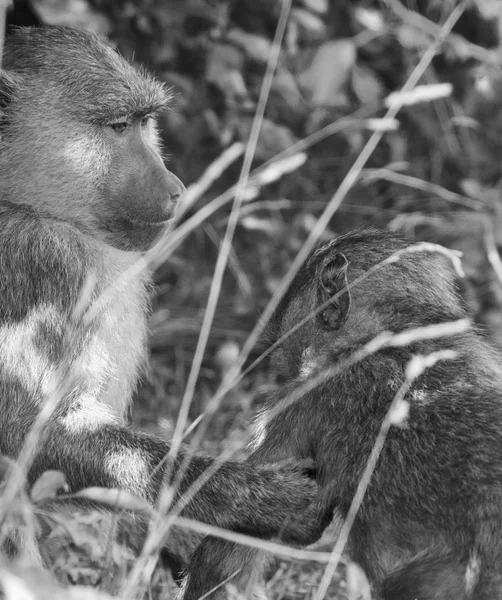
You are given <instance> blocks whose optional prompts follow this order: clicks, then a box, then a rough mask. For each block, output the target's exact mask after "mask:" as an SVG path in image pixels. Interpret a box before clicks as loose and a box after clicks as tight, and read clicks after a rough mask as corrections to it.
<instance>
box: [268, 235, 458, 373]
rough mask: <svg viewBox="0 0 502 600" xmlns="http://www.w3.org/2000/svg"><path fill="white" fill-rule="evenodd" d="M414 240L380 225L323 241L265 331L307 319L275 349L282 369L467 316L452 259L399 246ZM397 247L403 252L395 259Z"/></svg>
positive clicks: (275, 332)
mask: <svg viewBox="0 0 502 600" xmlns="http://www.w3.org/2000/svg"><path fill="white" fill-rule="evenodd" d="M410 245H412V244H410V243H409V242H407V241H405V240H404V239H402V238H401V237H399V236H398V235H395V234H393V233H390V232H386V231H380V230H377V229H365V230H358V231H354V232H351V233H348V234H346V235H342V236H339V237H337V238H334V239H333V240H332V241H329V242H327V243H325V244H322V245H320V246H319V247H318V248H317V249H316V250H315V251H314V252H313V253H312V254H311V255H310V257H309V258H308V259H307V261H306V262H305V264H304V266H303V267H302V269H300V271H299V273H298V275H297V276H296V278H295V279H294V281H293V283H292V284H291V286H290V288H289V290H288V291H287V293H286V294H285V296H284V298H283V300H282V301H281V303H280V305H279V306H278V308H277V310H276V312H275V315H274V316H273V318H272V319H271V321H270V323H269V325H268V327H267V330H266V333H265V337H266V339H267V341H269V342H272V343H273V342H275V341H276V340H278V339H279V338H280V337H281V336H283V335H285V334H287V333H288V332H289V331H291V330H292V329H293V328H294V327H295V326H296V325H297V324H298V323H300V322H301V321H303V320H304V319H307V321H306V323H305V325H303V326H302V327H300V328H299V329H297V330H296V331H295V332H294V333H293V334H292V335H289V336H288V337H287V338H286V339H285V341H284V342H283V343H282V344H281V345H280V346H279V349H278V351H277V352H276V355H277V358H278V362H279V365H280V366H281V367H282V368H283V370H286V372H287V373H289V374H290V375H299V374H300V375H301V371H302V369H303V370H305V368H306V365H307V367H308V363H309V360H310V359H312V361H313V362H314V363H315V362H316V361H317V360H318V356H319V355H320V354H322V355H323V356H326V355H327V354H329V353H331V354H339V353H341V352H344V351H350V352H352V351H353V350H354V349H356V348H357V347H358V346H360V345H362V344H364V343H367V342H369V341H370V340H371V339H373V338H374V337H375V336H376V335H378V334H379V333H382V332H383V331H391V332H399V331H403V330H405V329H412V328H414V327H421V326H425V325H430V324H433V323H441V322H445V321H450V320H455V319H459V318H462V317H464V316H465V309H464V307H463V303H462V300H461V298H460V296H459V295H458V293H457V291H456V289H455V274H454V271H453V269H452V267H451V264H450V262H449V260H448V259H447V258H446V257H445V256H444V255H442V254H439V253H437V252H430V251H424V250H421V251H417V252H409V253H408V252H404V253H403V252H400V251H402V250H404V249H405V248H407V247H408V246H410ZM395 253H399V254H398V255H397V256H396V260H391V261H388V259H389V258H390V257H391V256H393V255H395ZM377 265H381V266H380V267H377ZM309 357H310V358H309ZM307 370H308V369H307Z"/></svg>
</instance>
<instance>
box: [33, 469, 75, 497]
mask: <svg viewBox="0 0 502 600" xmlns="http://www.w3.org/2000/svg"><path fill="white" fill-rule="evenodd" d="M60 490H64V491H68V484H67V483H66V478H65V476H64V474H63V473H61V471H45V472H44V473H42V475H40V477H39V478H38V479H37V480H36V481H35V483H34V484H33V485H32V487H31V490H30V496H31V499H32V500H33V502H35V503H37V502H42V500H49V499H50V498H55V497H56V496H57V494H58V492H59V491H60Z"/></svg>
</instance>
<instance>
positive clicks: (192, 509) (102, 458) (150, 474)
mask: <svg viewBox="0 0 502 600" xmlns="http://www.w3.org/2000/svg"><path fill="white" fill-rule="evenodd" d="M168 452H169V444H168V443H166V442H164V441H162V440H160V439H157V438H155V437H153V436H150V435H146V434H143V433H138V432H135V431H133V430H131V429H128V428H124V427H120V426H110V425H107V426H104V427H100V428H97V429H96V430H94V431H90V432H82V433H80V434H78V435H75V434H72V433H69V432H68V431H67V430H65V428H63V427H62V426H61V425H59V424H57V423H54V424H52V425H51V426H50V427H49V428H48V430H47V433H46V436H45V442H44V444H43V448H42V450H41V452H40V453H39V454H38V455H37V458H36V460H35V464H34V465H33V468H32V472H31V475H32V477H36V475H38V474H39V473H40V472H41V471H42V470H46V469H56V470H60V471H62V472H63V473H65V475H66V478H67V481H68V484H69V486H70V488H71V489H72V490H78V489H81V488H85V487H89V486H103V487H108V488H119V489H127V490H128V491H131V492H134V493H135V494H138V495H140V496H142V497H144V498H147V499H149V500H150V501H155V498H156V496H157V494H158V493H159V490H160V489H161V486H162V484H163V483H164V482H165V479H166V471H170V472H171V476H170V480H171V482H173V483H177V485H176V487H175V488H174V489H175V502H178V501H181V503H182V505H183V502H184V494H185V493H186V492H187V491H188V490H189V488H190V486H192V485H193V484H194V483H195V484H197V482H198V480H199V478H200V477H204V473H205V471H206V470H207V469H208V468H209V469H211V468H212V467H216V470H215V472H214V474H212V475H211V476H210V477H209V478H208V480H207V482H206V483H204V485H202V487H201V488H200V490H199V491H198V492H197V493H196V494H195V495H194V496H193V497H192V499H191V500H189V501H188V503H187V504H186V506H185V507H184V508H183V510H182V512H181V514H182V515H183V516H185V517H188V518H191V519H195V520H200V521H204V522H206V523H210V524H213V525H217V526H219V527H223V528H226V529H233V530H236V531H240V532H244V533H248V534H250V535H255V536H260V537H276V536H279V535H280V536H281V537H282V539H284V540H290V541H292V542H295V543H308V542H309V541H310V540H312V539H314V538H316V537H317V536H318V535H319V533H320V532H317V531H316V529H317V523H318V521H319V518H318V512H317V509H316V507H315V504H314V502H313V499H314V498H315V495H316V484H315V483H314V482H313V481H312V480H310V479H308V478H307V477H306V476H305V475H304V474H302V472H301V470H300V468H298V467H296V468H283V469H280V468H274V467H262V468H257V467H252V466H250V465H248V464H246V463H241V462H235V461H232V462H225V463H222V464H219V465H216V466H215V464H214V463H215V459H213V458H211V457H209V456H207V455H205V454H203V453H197V454H189V453H188V451H187V450H186V449H185V448H182V449H181V451H180V452H179V455H178V457H177V458H176V459H174V460H166V457H167V454H168ZM159 465H161V466H160V467H159ZM180 469H181V471H180ZM180 474H181V475H180Z"/></svg>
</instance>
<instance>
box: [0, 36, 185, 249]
mask: <svg viewBox="0 0 502 600" xmlns="http://www.w3.org/2000/svg"><path fill="white" fill-rule="evenodd" d="M3 67H4V70H3V71H0V119H1V120H0V134H1V143H0V173H1V175H0V194H1V195H2V200H3V201H10V202H14V203H23V204H27V205H30V206H31V207H33V208H34V209H35V210H38V211H40V212H44V213H48V214H49V215H51V216H53V217H56V218H59V219H63V220H65V221H69V222H71V223H73V224H74V225H75V226H76V227H78V228H79V229H80V230H81V231H83V232H84V233H86V234H89V235H92V236H96V237H98V238H99V239H101V240H103V241H105V242H106V243H108V244H111V245H113V246H115V247H118V248H121V249H124V250H145V249H147V248H148V247H150V246H151V245H152V243H153V242H154V241H155V240H156V239H157V237H158V236H159V235H160V234H161V233H162V232H163V231H164V229H165V227H166V223H168V222H169V220H170V219H172V216H173V211H174V208H175V205H176V202H177V200H178V199H179V197H180V195H181V194H182V192H183V190H184V187H183V185H182V183H181V182H180V181H179V179H178V178H177V177H176V176H175V175H173V174H172V173H170V172H169V171H168V170H167V169H166V168H165V166H164V163H163V160H162V157H161V154H160V150H159V142H158V135H157V132H156V127H155V116H156V115H157V114H158V112H159V111H162V110H164V109H165V108H166V107H167V105H168V103H169V100H170V97H171V95H170V92H169V91H168V90H167V89H166V88H165V87H164V86H163V85H162V84H160V83H159V82H158V81H156V80H155V79H153V78H152V77H151V76H149V75H147V74H145V73H140V72H139V71H137V70H135V69H134V68H133V67H132V66H131V65H130V64H129V63H127V61H125V60H124V59H123V58H122V57H121V56H120V55H119V54H118V53H117V52H116V50H115V49H114V48H113V47H111V46H110V45H109V44H107V43H105V42H103V41H102V40H101V39H99V38H98V37H97V36H95V35H93V34H91V33H88V32H86V31H82V30H78V29H72V28H68V27H40V28H19V29H15V30H14V31H13V32H12V33H11V34H10V35H9V36H7V41H6V48H5V56H4V64H3Z"/></svg>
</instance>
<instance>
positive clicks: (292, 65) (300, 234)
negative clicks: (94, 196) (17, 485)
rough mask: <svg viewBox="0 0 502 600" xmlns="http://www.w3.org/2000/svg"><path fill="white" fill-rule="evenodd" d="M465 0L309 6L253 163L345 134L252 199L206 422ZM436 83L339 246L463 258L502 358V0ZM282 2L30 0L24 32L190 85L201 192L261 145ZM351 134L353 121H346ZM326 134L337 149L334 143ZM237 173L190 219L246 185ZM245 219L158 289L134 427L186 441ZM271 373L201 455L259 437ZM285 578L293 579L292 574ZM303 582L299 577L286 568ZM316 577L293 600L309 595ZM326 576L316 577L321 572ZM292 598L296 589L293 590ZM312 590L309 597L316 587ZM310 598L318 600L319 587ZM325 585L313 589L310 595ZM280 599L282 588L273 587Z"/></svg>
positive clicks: (186, 155)
mask: <svg viewBox="0 0 502 600" xmlns="http://www.w3.org/2000/svg"><path fill="white" fill-rule="evenodd" d="M458 4H459V2H458V1H457V0H360V1H357V0H294V1H293V7H292V10H291V13H290V17H289V22H288V26H287V31H286V36H285V40H284V43H283V47H282V50H281V53H280V58H279V64H278V68H277V70H276V73H275V76H274V79H273V83H272V89H271V93H270V97H269V99H268V102H267V107H266V112H265V119H264V121H263V124H262V128H261V134H260V137H259V140H258V146H257V150H256V155H255V159H254V163H253V167H256V166H258V165H260V164H262V163H264V162H265V161H267V160H269V159H271V158H273V157H274V156H275V155H277V154H278V153H280V152H282V151H283V150H285V149H287V148H289V147H291V146H292V145H293V144H294V143H296V142H298V141H299V140H302V139H305V138H307V137H308V136H312V134H315V133H316V132H320V131H321V130H323V128H325V127H326V126H329V125H330V124H333V123H339V124H340V126H339V127H338V132H337V133H332V134H330V135H324V136H323V137H322V139H320V141H318V142H316V143H312V144H310V145H309V146H308V147H307V149H306V150H305V151H306V152H307V155H308V158H307V160H306V161H305V163H304V164H303V165H302V166H300V167H299V168H297V169H296V170H295V171H294V172H292V173H289V174H287V175H285V176H284V177H282V178H281V179H280V180H278V181H276V182H274V183H272V184H270V185H268V186H263V187H261V188H260V193H259V195H257V196H256V197H255V198H254V199H252V200H250V201H247V202H245V204H244V206H243V209H242V212H241V216H240V219H239V224H238V228H237V232H236V235H235V239H234V242H233V251H232V254H231V256H230V261H229V265H228V268H227V271H226V274H225V278H224V282H223V289H222V293H221V295H220V300H219V304H218V308H217V313H216V318H215V321H214V324H213V327H212V330H211V335H210V339H209V344H208V347H207V350H206V354H205V357H204V361H203V368H202V372H201V375H200V377H199V380H198V384H197V390H196V395H195V401H194V402H193V404H192V408H191V412H190V420H193V419H195V418H196V417H197V416H198V415H199V414H200V413H201V412H202V411H204V409H205V408H207V405H208V402H209V400H210V398H211V394H212V393H213V392H214V390H215V389H216V387H217V386H218V384H219V383H220V382H221V379H222V377H223V376H224V374H225V372H226V371H227V370H228V369H229V368H230V367H231V366H232V364H233V361H234V360H235V357H236V356H237V353H238V350H239V348H240V347H241V346H242V344H243V342H244V341H245V340H246V338H247V335H248V333H249V332H250V331H251V329H252V327H253V326H254V324H255V323H256V321H257V320H258V318H259V315H260V312H261V311H262V310H263V308H264V306H265V305H266V303H267V301H268V300H269V298H270V295H271V294H272V293H273V291H274V290H275V289H276V288H277V285H278V282H279V281H280V278H281V276H282V275H283V274H284V273H285V272H286V270H287V268H288V267H289V265H290V264H291V261H292V259H293V258H294V256H295V254H296V253H297V252H298V250H299V249H300V248H301V246H302V244H303V242H304V240H305V239H306V237H307V236H308V234H309V232H310V231H311V229H312V227H313V224H314V223H315V220H316V218H317V216H318V215H319V214H321V212H322V210H323V209H324V207H325V206H326V204H327V202H328V201H329V199H330V198H331V197H332V195H333V194H334V192H335V191H336V189H337V187H338V185H339V184H340V182H341V181H342V179H343V178H344V176H345V175H346V173H347V171H348V169H349V168H350V166H351V165H352V164H353V162H354V160H355V159H356V158H357V156H358V155H359V153H360V151H361V149H362V148H363V146H364V144H365V143H366V141H367V140H368V138H369V136H370V135H371V133H372V131H371V125H370V123H371V121H368V119H371V118H377V117H381V116H382V115H383V114H384V104H383V101H384V98H385V97H386V96H388V94H389V93H390V92H392V91H395V90H397V89H399V88H400V87H401V86H402V85H403V84H404V82H405V81H406V79H407V77H408V76H409V75H410V73H411V71H412V70H413V68H414V67H415V66H416V64H417V62H418V61H419V59H420V57H421V56H422V55H423V53H424V52H425V50H426V49H427V48H428V47H429V46H430V44H431V42H432V40H433V39H434V38H435V36H436V35H437V33H438V30H439V26H440V24H441V23H443V22H444V20H445V19H446V18H447V17H448V15H449V14H450V13H451V11H452V10H453V8H454V7H455V6H457V5H458ZM464 4H465V6H466V8H465V11H464V13H463V14H462V16H461V17H460V19H459V21H458V22H457V24H456V26H455V28H454V32H453V33H452V34H451V35H449V36H448V39H447V40H446V42H445V44H444V45H443V47H442V49H441V52H440V53H438V54H437V55H436V56H435V58H434V60H433V62H432V65H431V66H430V67H429V68H428V69H427V71H426V72H425V74H424V76H423V78H422V80H421V82H420V83H421V84H434V83H443V82H447V83H451V84H452V86H453V93H452V94H451V95H450V96H449V97H447V98H441V99H438V100H435V101H430V102H427V103H422V104H417V105H414V106H409V107H407V108H403V109H402V110H401V111H400V112H399V115H398V122H397V123H396V124H395V128H393V129H391V130H389V131H388V132H386V133H385V134H384V136H383V138H382V141H381V142H380V143H379V144H378V147H377V149H376V151H375V152H374V153H373V155H372V157H371V158H370V160H369V162H368V163H367V165H366V168H365V169H364V170H363V172H362V174H361V176H360V177H359V179H358V181H357V184H356V185H355V186H354V187H353V188H352V189H351V191H350V193H349V194H348V195H347V197H346V198H345V200H344V202H343V203H342V205H341V207H340V209H339V210H338V211H337V212H336V214H335V216H334V217H333V218H332V220H331V223H330V227H329V229H328V230H327V231H326V232H325V236H331V235H333V234H337V233H340V232H343V231H346V230H348V229H352V228H354V227H358V226H363V225H376V226H380V227H390V228H392V229H394V230H396V231H400V232H402V233H404V234H405V235H406V236H408V237H409V238H410V240H426V241H433V242H437V243H440V244H443V245H445V246H447V247H450V248H456V249H458V250H461V251H462V252H463V253H464V258H463V264H464V269H465V271H466V278H465V280H463V281H462V282H460V284H459V285H461V289H462V292H463V294H464V296H465V298H466V301H467V302H468V304H469V305H470V307H471V310H472V313H473V315H474V317H475V319H476V321H477V322H478V323H479V325H480V326H482V327H483V328H484V330H485V331H486V334H487V336H488V337H489V338H490V339H491V340H492V342H493V343H494V344H496V345H497V346H498V347H499V348H502V312H501V311H500V308H501V303H502V292H501V286H500V281H499V279H498V278H497V276H496V269H497V268H498V266H497V265H498V263H497V261H498V258H497V254H496V252H495V250H496V249H497V247H500V246H502V202H501V197H500V191H501V187H502V179H501V176H502V162H501V154H502V153H501V150H502V105H501V102H500V98H501V93H502V71H501V58H502V54H501V51H500V33H501V28H502V24H501V23H502V19H501V17H502V7H501V3H500V1H499V0H470V1H468V2H465V3H464ZM280 6H281V3H280V0H15V1H14V3H13V6H12V7H11V8H10V10H9V12H8V15H7V17H8V23H9V24H10V25H38V24H42V23H48V24H67V25H73V26H79V27H85V28H88V29H91V30H93V31H95V32H97V33H99V34H102V35H106V36H108V37H109V38H110V39H111V40H113V42H114V43H115V44H116V45H117V46H118V48H119V49H120V51H121V52H122V53H123V54H124V55H125V56H126V57H127V58H128V59H130V60H131V61H133V62H134V63H136V64H137V65H144V66H145V67H147V68H148V69H150V70H152V71H153V72H154V73H155V74H156V75H157V76H158V77H159V78H160V79H161V80H162V81H164V82H166V83H167V84H168V85H170V86H172V87H173V90H174V92H175V101H174V103H173V110H172V111H170V112H169V113H167V114H166V115H163V116H162V117H161V118H160V121H159V125H160V128H161V133H162V138H163V141H164V144H165V148H166V153H167V155H168V165H169V168H170V169H171V170H172V171H173V172H175V173H176V174H177V175H178V176H179V177H180V178H181V179H182V180H183V182H184V183H185V185H187V186H188V185H189V184H191V183H192V182H194V181H197V180H198V178H199V177H200V176H201V175H202V173H203V172H204V171H205V169H206V168H207V166H208V165H209V164H210V163H211V162H212V161H213V160H215V159H216V158H217V157H218V156H220V155H221V154H222V152H223V151H224V150H225V149H226V148H227V147H229V146H230V145H231V144H232V143H233V142H235V141H241V142H244V143H245V142H246V141H247V139H248V137H249V132H250V128H251V122H252V119H253V115H254V112H255V108H256V104H257V99H258V95H259V91H260V86H261V84H262V80H263V75H264V72H265V68H266V62H267V59H268V57H269V53H270V48H271V44H272V38H273V36H274V32H275V29H276V26H277V20H278V15H279V12H280ZM340 119H345V121H340ZM320 137H321V136H320ZM240 167H241V163H240V162H239V161H237V162H236V163H234V164H233V165H232V167H230V168H229V169H227V171H226V172H225V173H224V174H223V175H222V176H221V177H220V178H219V179H218V180H217V181H216V182H215V184H214V185H213V186H212V188H211V189H210V190H209V191H208V192H207V193H206V194H205V195H204V196H203V197H202V198H201V199H200V200H198V202H197V203H196V204H195V205H194V206H192V207H191V208H190V210H189V212H188V214H187V215H185V217H184V218H185V219H186V218H187V217H189V216H190V215H191V214H193V213H194V212H195V211H197V210H198V209H200V208H201V207H202V206H204V205H205V204H207V203H208V202H209V201H211V200H212V199H213V198H215V197H216V196H217V195H218V194H220V193H222V192H223V191H225V190H227V189H228V188H229V187H230V186H232V185H233V184H235V182H236V181H237V179H238V176H239V171H240ZM229 211H230V208H229V205H228V204H226V205H225V206H223V207H222V208H221V209H220V210H218V211H217V212H215V213H213V214H212V216H211V217H210V218H208V219H207V220H205V222H204V223H203V224H202V226H200V227H198V228H197V229H195V230H194V231H193V232H192V233H191V234H190V236H189V237H188V238H187V239H186V240H185V242H184V243H183V244H182V246H181V247H180V248H179V249H178V250H177V252H176V253H175V255H173V256H172V257H171V258H170V259H169V260H168V261H167V262H166V263H165V264H164V265H162V266H161V268H160V269H159V270H158V272H157V274H156V281H157V284H158V290H157V294H156V297H155V300H154V311H153V315H152V318H151V323H150V325H151V332H152V339H151V352H152V363H151V368H150V371H149V373H148V376H147V377H146V378H145V381H144V384H143V386H142V388H141V389H140V390H139V392H138V399H137V402H136V404H135V409H134V412H135V414H134V420H135V423H136V424H138V425H140V426H142V427H145V428H148V429H149V430H153V431H155V432H157V433H159V434H160V435H163V436H170V435H171V433H172V429H173V423H174V422H175V419H176V415H177V412H178V409H179V406H180V399H181V398H182V396H183V392H184V389H185V384H186V380H187V377H188V373H189V370H190V367H191V364H192V360H193V357H194V352H195V347H196V344H197V338H198V334H199V331H200V327H201V323H202V317H203V314H204V309H205V306H206V303H207V298H208V293H209V288H210V285H211V281H212V277H213V271H214V266H215V262H216V257H217V253H218V249H219V247H220V243H221V239H222V237H223V235H224V231H225V228H226V225H227V221H228V215H229ZM277 384H278V382H277V381H276V378H275V375H274V373H273V372H272V371H271V369H270V367H269V365H268V364H267V362H266V361H264V362H263V363H262V364H261V365H260V366H259V367H258V368H257V369H254V370H253V371H252V372H251V373H250V374H249V376H247V377H246V378H245V379H244V380H243V381H242V382H241V383H240V384H239V387H238V388H237V389H235V390H233V391H232V392H230V393H229V394H228V395H227V397H226V398H225V399H224V402H223V404H222V407H221V409H220V410H219V411H218V412H217V414H216V415H214V416H213V417H212V419H211V424H210V425H209V427H208V429H207V432H206V437H205V439H204V441H203V442H202V445H203V447H205V448H206V449H208V450H210V451H212V452H217V451H219V450H220V449H221V448H222V447H223V446H224V445H225V444H232V443H233V441H236V440H237V441H239V440H241V439H242V438H243V437H245V434H246V431H247V429H248V427H249V422H250V418H251V416H252V415H253V414H254V413H255V412H256V410H257V409H258V408H259V406H260V404H261V402H262V399H263V397H264V396H265V395H266V393H267V392H268V391H269V390H270V389H271V388H273V387H274V386H276V385H277ZM277 568H278V569H279V570H277V569H276V571H275V573H274V574H273V575H272V581H274V577H275V578H276V580H277V581H278V582H279V581H284V577H282V579H281V577H280V576H279V575H278V573H279V574H280V573H281V569H285V568H286V567H285V566H284V564H282V563H281V564H280V565H279V566H278V567H277ZM287 568H288V569H289V567H287ZM307 571H308V569H307V567H303V569H302V570H301V572H299V574H298V573H297V574H295V573H294V572H291V571H289V573H290V574H289V578H288V580H287V581H289V583H287V584H283V583H281V584H277V586H279V585H281V586H282V588H281V590H282V591H281V593H280V594H279V593H276V597H282V598H288V597H291V598H293V597H296V598H303V597H308V589H310V588H311V585H312V584H311V578H307V576H306V575H305V573H306V572H307ZM309 577H310V574H309ZM288 586H289V587H288ZM302 586H303V587H302ZM309 586H310V587H309ZM307 588H308V589H307ZM274 589H278V588H274Z"/></svg>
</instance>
